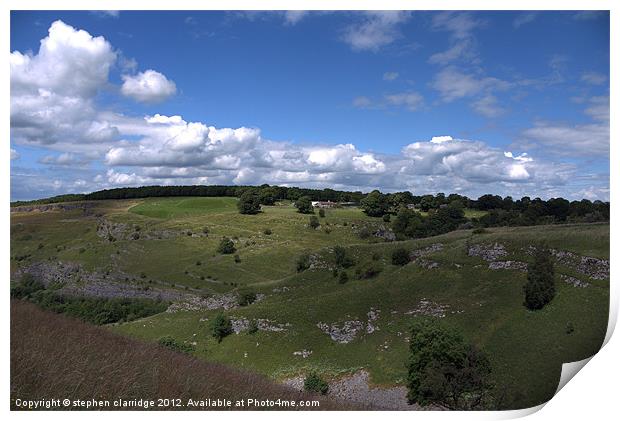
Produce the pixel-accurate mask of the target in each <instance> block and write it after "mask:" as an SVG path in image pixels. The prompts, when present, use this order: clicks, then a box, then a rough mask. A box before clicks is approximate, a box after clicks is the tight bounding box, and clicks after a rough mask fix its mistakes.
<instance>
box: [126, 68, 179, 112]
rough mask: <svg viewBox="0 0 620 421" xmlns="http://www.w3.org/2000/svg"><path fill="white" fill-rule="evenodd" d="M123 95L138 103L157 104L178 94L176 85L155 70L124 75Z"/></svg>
mask: <svg viewBox="0 0 620 421" xmlns="http://www.w3.org/2000/svg"><path fill="white" fill-rule="evenodd" d="M122 78H123V86H122V87H121V93H122V94H123V95H125V96H128V97H130V98H133V99H135V100H136V101H138V102H144V103H149V104H155V103H158V102H162V101H164V100H166V99H167V98H169V97H170V96H172V95H174V94H176V92H177V87H176V85H175V83H174V82H173V81H171V80H168V78H166V76H164V75H163V74H161V73H159V72H156V71H155V70H151V69H149V70H146V71H144V72H140V73H138V74H136V75H123V76H122Z"/></svg>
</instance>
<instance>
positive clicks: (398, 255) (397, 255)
mask: <svg viewBox="0 0 620 421" xmlns="http://www.w3.org/2000/svg"><path fill="white" fill-rule="evenodd" d="M407 263H409V252H408V251H407V250H406V249H404V248H402V247H401V248H397V249H396V250H394V251H393V252H392V264H393V265H398V266H404V265H406V264H407Z"/></svg>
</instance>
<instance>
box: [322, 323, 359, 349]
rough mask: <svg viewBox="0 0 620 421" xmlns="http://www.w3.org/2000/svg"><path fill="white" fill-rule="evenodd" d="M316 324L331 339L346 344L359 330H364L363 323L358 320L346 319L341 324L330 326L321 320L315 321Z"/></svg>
mask: <svg viewBox="0 0 620 421" xmlns="http://www.w3.org/2000/svg"><path fill="white" fill-rule="evenodd" d="M316 326H317V327H318V328H319V329H321V330H322V331H323V332H324V333H327V334H328V335H329V337H330V338H332V340H333V341H336V342H338V343H341V344H348V343H349V342H351V341H352V340H353V339H355V337H356V336H357V334H358V333H359V332H361V331H362V330H364V323H363V322H360V321H359V320H347V321H345V322H344V323H343V324H342V326H338V324H332V325H331V326H330V325H328V324H327V323H322V322H319V323H317V324H316Z"/></svg>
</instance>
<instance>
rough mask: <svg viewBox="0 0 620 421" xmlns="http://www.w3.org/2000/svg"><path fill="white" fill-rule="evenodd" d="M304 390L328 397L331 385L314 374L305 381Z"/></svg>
mask: <svg viewBox="0 0 620 421" xmlns="http://www.w3.org/2000/svg"><path fill="white" fill-rule="evenodd" d="M304 390H306V391H308V392H314V393H320V394H321V395H326V394H327V392H328V391H329V385H328V384H327V382H326V381H325V380H323V379H322V378H321V376H319V375H318V374H317V373H314V372H313V373H310V374H309V375H308V376H307V377H306V378H305V379H304Z"/></svg>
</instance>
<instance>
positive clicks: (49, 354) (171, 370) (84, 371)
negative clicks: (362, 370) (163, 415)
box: [11, 301, 357, 410]
mask: <svg viewBox="0 0 620 421" xmlns="http://www.w3.org/2000/svg"><path fill="white" fill-rule="evenodd" d="M65 397H67V398H70V399H71V400H77V399H82V400H90V399H93V398H96V399H104V400H110V401H112V400H114V399H118V398H122V399H126V400H130V399H147V400H155V401H156V400H157V398H162V397H164V398H181V400H182V402H186V401H187V399H189V398H192V399H194V400H202V399H206V398H207V397H208V398H211V399H228V400H232V401H235V400H240V399H246V400H247V399H248V398H253V399H258V400H265V399H270V400H277V399H287V400H295V401H301V400H303V401H308V400H317V401H319V403H320V406H319V407H318V408H317V407H315V408H314V409H330V410H337V409H357V408H355V407H352V406H351V405H348V404H343V403H342V402H334V401H331V400H329V399H326V398H323V397H319V396H315V395H310V394H307V393H301V392H296V391H294V390H291V389H289V388H286V387H283V386H281V385H277V384H274V383H273V382H271V381H269V380H267V379H266V378H264V377H262V376H260V375H256V374H252V373H248V372H243V371H239V370H235V369H231V368H229V367H225V366H222V365H219V364H214V363H208V362H205V361H202V360H199V359H197V358H194V357H191V356H189V355H186V354H182V353H179V352H174V351H171V350H168V349H165V348H163V347H161V346H158V345H155V344H149V343H144V342H141V341H139V340H135V339H130V338H127V337H123V336H120V335H117V334H114V333H111V332H110V331H108V330H106V329H103V328H99V327H95V326H91V325H88V324H85V323H82V322H80V321H77V320H74V319H71V318H68V317H64V316H61V315H57V314H54V313H51V312H47V311H44V310H41V309H39V308H38V307H36V306H35V305H33V304H30V303H27V302H24V301H12V302H11V408H12V409H18V408H16V406H15V399H17V398H19V399H22V400H27V399H31V400H38V399H49V398H55V399H58V398H61V399H63V398H65ZM154 409H162V408H154ZM164 409H174V408H164ZM177 409H179V408H177ZM182 409H183V408H182ZM212 409H220V410H222V409H225V408H212ZM235 409H256V408H235ZM271 409H278V408H271ZM281 409H285V408H281ZM286 409H289V410H290V409H293V408H286ZM305 409H313V408H312V407H310V408H305Z"/></svg>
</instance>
